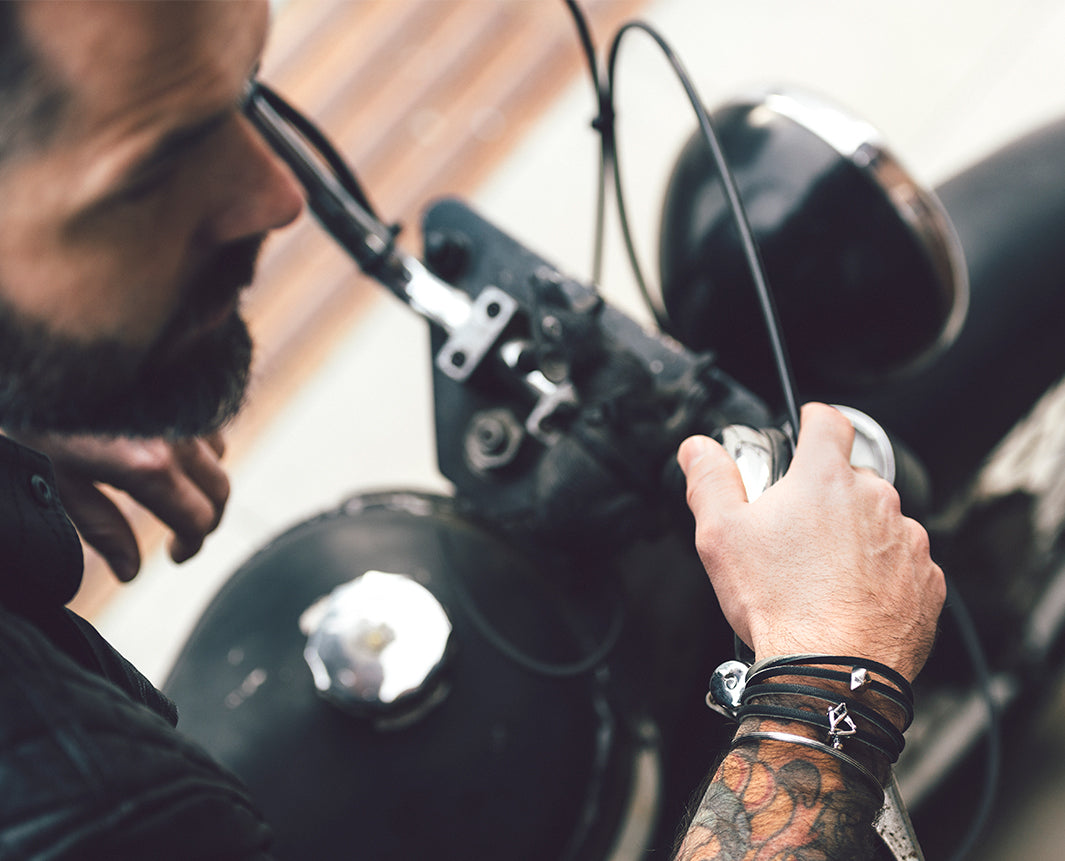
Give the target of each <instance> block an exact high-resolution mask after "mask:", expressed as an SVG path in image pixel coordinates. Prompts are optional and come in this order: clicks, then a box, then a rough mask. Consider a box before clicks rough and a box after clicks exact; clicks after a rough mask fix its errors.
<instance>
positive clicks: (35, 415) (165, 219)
mask: <svg viewBox="0 0 1065 861" xmlns="http://www.w3.org/2000/svg"><path fill="white" fill-rule="evenodd" d="M21 14H22V21H23V25H24V32H25V39H26V41H27V42H28V43H29V44H30V46H31V48H32V49H33V51H34V52H35V53H36V55H37V56H38V58H39V62H40V63H41V64H42V66H43V67H44V69H45V70H46V71H47V73H48V74H49V75H50V76H51V77H52V78H54V79H55V82H56V83H57V84H58V85H59V87H60V88H61V89H62V91H63V92H64V95H65V100H64V109H63V114H62V117H61V120H60V123H59V127H58V131H57V132H56V134H55V135H54V136H52V137H50V138H49V139H48V140H47V141H46V143H45V144H44V145H42V146H41V147H39V148H37V149H34V150H32V151H27V152H23V153H18V154H15V155H13V156H12V157H11V158H10V159H8V160H7V161H5V162H3V163H0V423H3V424H4V425H5V426H7V427H9V428H12V427H14V428H17V427H24V428H36V429H43V430H48V429H52V430H96V431H113V432H126V433H140V434H156V433H179V434H189V433H198V432H202V431H204V430H207V429H209V428H211V427H214V426H217V425H218V424H219V423H221V422H222V421H224V420H225V419H226V418H228V417H229V415H230V414H231V413H232V412H234V411H235V409H236V407H237V405H238V404H239V402H240V398H241V394H242V391H243V386H244V382H245V379H246V376H247V367H248V362H249V357H250V343H249V339H248V335H247V330H246V328H245V326H244V324H243V321H242V320H241V319H240V317H239V314H238V310H237V305H238V296H239V293H240V290H241V288H242V287H244V286H246V285H247V284H248V283H249V282H250V280H251V277H252V273H253V271H254V266H255V257H256V253H257V251H258V248H259V245H260V243H261V241H262V239H263V237H264V236H265V234H266V233H267V232H269V231H270V230H272V229H274V228H276V227H279V226H281V225H283V224H286V223H288V222H289V221H291V220H292V219H293V218H295V216H296V215H297V214H298V213H299V210H300V207H301V205H302V200H301V197H300V193H299V190H298V188H297V186H296V184H295V180H294V179H293V178H292V177H291V175H290V174H289V173H288V171H287V169H286V168H285V167H284V166H283V165H282V164H281V163H280V162H279V161H278V160H277V158H276V157H275V156H274V155H273V154H272V153H271V152H270V151H269V150H268V149H267V147H266V145H265V143H264V142H263V141H262V139H261V138H260V137H259V136H258V135H257V133H256V132H255V131H254V129H253V128H252V127H251V125H250V124H249V123H248V121H247V120H246V119H245V118H244V117H243V116H242V115H241V114H240V112H239V100H240V97H241V94H242V92H243V88H244V84H245V82H246V80H247V78H248V77H249V75H250V74H251V73H252V71H253V70H254V68H255V65H256V63H257V61H258V58H259V54H260V52H261V50H262V47H263V41H264V39H265V34H266V28H267V18H268V9H267V5H266V3H265V2H252V3H246V2H224V3H222V2H202V3H169V2H167V3H160V2H153V3H137V2H103V0H98V2H91V3H84V4H82V3H77V2H70V3H68V2H50V3H29V4H26V5H25V6H24V7H23V8H22V10H21Z"/></svg>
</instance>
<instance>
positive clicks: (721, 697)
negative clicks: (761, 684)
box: [706, 661, 750, 718]
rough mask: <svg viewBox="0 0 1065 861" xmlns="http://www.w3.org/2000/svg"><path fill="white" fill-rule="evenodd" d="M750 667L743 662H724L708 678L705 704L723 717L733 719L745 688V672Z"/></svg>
mask: <svg viewBox="0 0 1065 861" xmlns="http://www.w3.org/2000/svg"><path fill="white" fill-rule="evenodd" d="M749 669H750V667H749V666H748V665H747V664H745V663H743V661H725V663H723V664H721V665H719V666H718V668H717V669H716V670H714V673H713V675H712V676H710V691H709V692H708V693H707V695H706V704H707V705H708V706H709V707H710V708H712V709H713V710H714V711H716V712H717V713H718V714H723V715H724V716H725V717H729V718H735V717H736V712H737V711H739V708H740V700H741V699H742V698H743V691H744V688H745V687H746V686H747V671H748V670H749Z"/></svg>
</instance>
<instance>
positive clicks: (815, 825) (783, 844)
mask: <svg viewBox="0 0 1065 861" xmlns="http://www.w3.org/2000/svg"><path fill="white" fill-rule="evenodd" d="M843 768H844V766H843V765H842V763H840V762H838V761H837V760H835V759H833V758H832V757H831V756H828V755H826V754H823V753H820V752H819V751H816V750H811V749H809V748H804V747H801V746H798V745H789V744H786V743H781V742H775V741H761V742H757V743H753V742H752V743H750V744H747V745H743V746H742V747H738V748H736V749H734V750H733V751H732V752H730V753H729V755H728V756H727V757H725V759H724V761H723V762H722V763H721V766H720V767H719V768H718V770H717V773H716V774H715V775H714V777H713V780H712V781H711V783H710V787H709V788H708V789H707V791H706V794H705V795H704V796H703V800H702V802H701V804H700V805H699V808H698V810H697V811H696V813H695V817H694V819H693V820H692V823H691V826H690V827H689V829H688V832H687V834H686V835H685V838H684V842H683V844H682V845H681V848H680V852H679V853H678V855H677V861H694V859H718V861H738V859H748V861H770V859H788V861H835V859H847V861H853V859H857V858H863V859H871V858H877V857H880V853H881V851H882V847H883V844H882V843H881V842H880V840H879V838H878V837H877V836H876V833H875V832H874V830H873V828H872V822H873V817H874V816H875V814H876V812H877V809H878V807H879V799H877V798H876V797H875V796H874V794H873V793H872V791H870V790H869V789H867V788H866V787H865V786H864V785H863V782H862V781H858V780H854V779H853V775H849V774H846V773H844V771H843Z"/></svg>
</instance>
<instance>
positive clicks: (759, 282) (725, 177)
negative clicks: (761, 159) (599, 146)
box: [606, 21, 799, 442]
mask: <svg viewBox="0 0 1065 861" xmlns="http://www.w3.org/2000/svg"><path fill="white" fill-rule="evenodd" d="M631 30H642V31H643V32H644V33H646V34H647V35H648V36H650V37H651V38H652V39H653V40H654V41H655V43H656V44H657V45H658V47H659V48H660V49H661V50H662V53H663V54H664V55H665V57H666V59H667V60H668V61H669V63H670V65H671V66H672V67H673V71H674V72H675V73H676V75H677V78H678V79H679V80H680V83H681V85H682V86H683V87H684V91H685V93H686V94H687V96H688V101H689V102H690V103H691V106H692V109H693V110H694V111H695V115H696V118H697V119H698V121H699V129H700V131H701V132H702V134H703V137H704V139H705V140H706V143H707V145H708V146H709V148H710V153H711V155H712V156H713V159H714V163H715V164H716V166H717V169H718V175H719V177H720V179H721V184H722V186H723V188H724V190H725V195H726V197H727V199H728V202H729V208H730V210H731V211H732V216H733V220H734V221H735V224H736V229H737V230H738V231H739V235H740V240H741V242H742V245H743V251H744V255H745V256H746V258H747V265H748V268H749V269H750V272H751V277H752V279H753V280H754V288H755V293H756V295H757V297H758V303H759V305H760V306H761V310H762V317H763V319H764V320H765V325H766V330H767V333H768V336H769V343H770V348H771V350H772V353H773V361H774V364H775V365H776V370H777V376H778V377H779V379H780V387H781V394H782V396H783V400H784V407H785V411H786V412H787V415H788V419H789V423H790V425H791V426H790V428H789V429H788V432H789V433H790V435H791V437H792V442H794V441H795V440H796V439H797V437H798V431H799V407H798V401H797V398H796V396H795V380H794V377H793V375H792V372H791V364H790V362H789V361H788V356H787V350H786V348H785V345H784V339H783V336H782V334H781V329H780V321H779V318H778V315H777V310H776V305H775V303H774V301H773V294H772V293H771V292H770V290H769V286H768V284H767V281H766V276H765V267H764V266H763V264H762V258H761V255H760V254H759V252H758V245H757V243H756V242H755V240H754V235H753V233H752V231H751V226H750V222H749V221H748V219H747V213H746V211H745V210H744V208H743V201H742V200H741V199H740V195H739V191H738V190H737V188H736V182H735V180H734V179H733V177H732V171H731V170H730V169H729V166H728V162H727V161H726V159H725V155H724V153H723V151H722V149H721V144H720V142H719V141H718V138H717V134H716V133H715V132H714V129H713V126H712V125H711V123H710V117H709V116H708V115H707V113H706V109H705V108H704V107H703V103H702V100H701V99H700V98H699V94H698V93H697V92H696V90H695V86H694V85H693V84H692V80H691V76H690V75H689V74H688V72H687V70H686V69H685V68H684V65H683V64H682V63H681V61H680V58H679V57H677V55H676V53H675V52H674V51H673V49H672V48H671V47H670V46H669V44H668V43H667V42H666V40H665V39H664V38H663V37H662V36H661V35H660V34H659V33H658V32H657V31H656V30H655V29H654V28H653V27H651V26H650V25H649V24H646V23H644V22H643V21H630V22H629V23H628V24H625V25H624V26H623V27H622V28H621V29H620V30H619V31H618V33H617V35H616V36H615V37H614V42H613V44H612V45H611V47H610V59H609V61H608V63H607V84H606V87H607V91H608V92H609V93H610V98H611V104H613V99H614V94H615V86H614V77H615V74H614V73H615V68H616V65H617V56H618V51H619V49H620V46H621V40H622V38H623V37H624V36H625V34H626V33H628V32H629V31H631ZM614 149H615V152H614V162H615V165H614V177H615V185H614V188H615V196H616V197H617V206H618V215H619V218H620V219H621V225H622V231H623V235H624V237H625V245H626V247H627V248H628V249H629V259H630V262H631V264H632V267H633V273H634V275H635V277H636V282H637V286H638V287H639V288H640V292H641V293H642V294H643V297H644V300H645V301H646V302H647V303H648V307H650V308H651V311H652V313H653V314H654V315H655V319H656V320H657V321H658V323H659V326H661V327H662V328H667V327H666V325H665V324H666V323H668V320H667V319H666V317H665V314H664V312H663V311H662V310H660V309H659V308H658V306H657V303H655V302H653V301H652V299H651V295H650V291H649V290H648V289H647V283H646V281H645V280H644V277H643V273H642V271H641V270H640V266H639V261H638V260H637V258H636V254H635V248H634V247H633V243H632V237H631V234H630V231H629V226H628V219H627V216H626V213H625V204H624V195H623V193H622V189H621V172H620V167H619V165H618V162H619V159H618V158H617V142H616V141H615V142H614Z"/></svg>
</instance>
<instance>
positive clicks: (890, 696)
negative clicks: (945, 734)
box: [744, 664, 913, 732]
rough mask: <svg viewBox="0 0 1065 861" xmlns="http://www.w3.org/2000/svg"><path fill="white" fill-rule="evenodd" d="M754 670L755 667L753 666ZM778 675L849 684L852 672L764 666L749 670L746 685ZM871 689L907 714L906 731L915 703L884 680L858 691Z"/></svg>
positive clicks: (911, 721)
mask: <svg viewBox="0 0 1065 861" xmlns="http://www.w3.org/2000/svg"><path fill="white" fill-rule="evenodd" d="M752 670H753V668H752ZM778 676H807V677H809V678H811V679H826V680H828V681H833V682H840V683H841V684H849V683H850V681H851V675H850V673H845V672H843V671H841V670H829V669H826V668H825V667H809V666H805V665H801V664H792V665H788V666H782V667H771V666H770V667H762V668H760V669H758V670H756V671H753V672H752V671H751V670H748V672H747V676H746V678H745V679H744V684H745V685H746V687H748V688H750V687H752V686H756V685H758V684H759V683H760V682H761V681H762V680H763V679H771V678H776V677H778ZM865 690H870V691H873V692H874V693H877V694H880V696H882V697H884V698H885V699H887V700H890V701H891V702H893V703H894V704H895V705H897V706H898V707H899V708H900V709H902V711H903V713H904V714H905V716H906V717H905V723H904V725H903V728H902V731H903V732H905V731H906V730H907V729H908V728H909V726H910V724H911V723H913V703H912V702H911V701H910V700H907V699H906V697H905V696H904V695H903V694H902V693H901V692H900V691H898V690H897V689H895V688H893V687H892V686H891V685H885V684H884V683H883V682H878V681H875V680H870V681H868V682H867V683H866V684H865V685H864V686H863V687H861V688H859V689H858V691H865Z"/></svg>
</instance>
